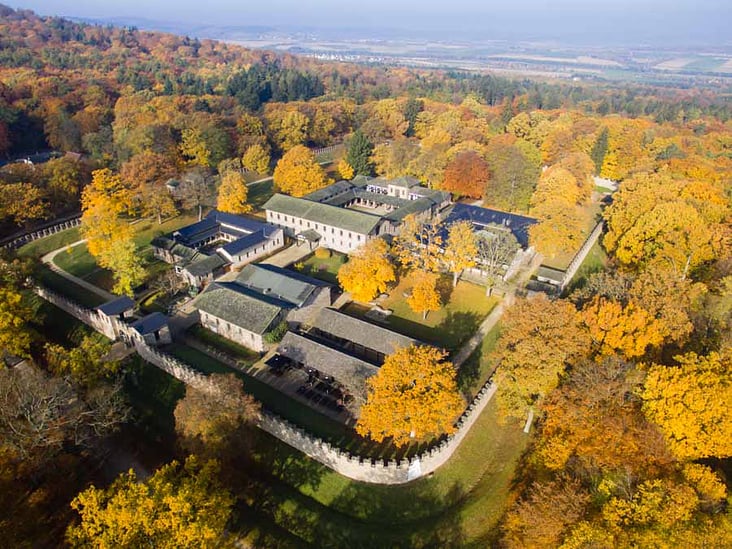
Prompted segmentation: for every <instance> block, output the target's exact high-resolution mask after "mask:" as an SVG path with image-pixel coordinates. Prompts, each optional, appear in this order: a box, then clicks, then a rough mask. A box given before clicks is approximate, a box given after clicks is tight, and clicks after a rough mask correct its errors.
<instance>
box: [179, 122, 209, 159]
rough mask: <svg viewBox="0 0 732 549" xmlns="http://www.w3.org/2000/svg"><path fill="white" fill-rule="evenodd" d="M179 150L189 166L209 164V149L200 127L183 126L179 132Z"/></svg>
mask: <svg viewBox="0 0 732 549" xmlns="http://www.w3.org/2000/svg"><path fill="white" fill-rule="evenodd" d="M179 150H180V153H181V154H182V155H183V157H184V158H186V160H187V161H188V164H189V165H190V166H200V167H202V168H208V167H210V166H211V151H210V150H209V148H208V145H207V144H206V140H205V139H204V137H203V132H201V130H200V129H198V128H185V129H184V130H183V132H182V133H181V143H180V145H179Z"/></svg>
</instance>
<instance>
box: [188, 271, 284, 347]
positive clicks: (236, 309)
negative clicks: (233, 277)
mask: <svg viewBox="0 0 732 549" xmlns="http://www.w3.org/2000/svg"><path fill="white" fill-rule="evenodd" d="M195 305H196V307H197V308H198V309H200V310H201V311H204V312H206V313H208V314H210V315H212V316H215V317H216V318H220V319H222V320H225V321H227V322H230V323H231V324H233V325H235V326H240V327H242V328H245V329H247V330H249V331H251V332H254V333H257V334H264V333H265V332H266V331H267V330H268V329H269V327H270V325H271V324H272V322H273V321H274V320H275V319H276V318H277V316H278V315H279V314H280V312H281V311H282V310H284V309H286V308H288V307H289V305H288V304H287V303H283V302H279V301H277V300H275V299H272V298H266V297H263V296H260V295H258V294H256V293H254V292H252V291H249V290H247V289H246V288H243V287H241V286H239V285H238V284H232V283H224V282H214V283H213V284H210V285H209V286H208V287H207V288H206V289H205V290H204V291H203V292H202V293H201V294H200V295H199V296H198V297H197V298H196V300H195Z"/></svg>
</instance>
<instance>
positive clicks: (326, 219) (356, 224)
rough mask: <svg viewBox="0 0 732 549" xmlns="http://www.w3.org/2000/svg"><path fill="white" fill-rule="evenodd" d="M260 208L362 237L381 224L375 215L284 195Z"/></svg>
mask: <svg viewBox="0 0 732 549" xmlns="http://www.w3.org/2000/svg"><path fill="white" fill-rule="evenodd" d="M262 208H263V209H265V210H269V211H273V212H277V213H280V214H284V215H291V216H293V217H299V218H302V219H307V220H308V221H315V222H316V223H322V224H324V225H329V226H331V227H338V228H342V229H345V230H347V231H352V232H354V233H358V234H364V235H367V234H370V233H371V231H373V230H374V229H375V228H376V227H377V226H378V225H379V223H380V222H381V218H380V217H378V216H375V215H371V214H367V213H363V212H358V211H355V210H348V209H345V208H338V207H336V206H331V205H329V204H321V203H319V202H313V201H311V200H305V199H303V198H295V197H293V196H287V195H284V194H275V195H274V196H272V198H270V199H269V200H268V201H267V202H266V203H265V204H264V206H262Z"/></svg>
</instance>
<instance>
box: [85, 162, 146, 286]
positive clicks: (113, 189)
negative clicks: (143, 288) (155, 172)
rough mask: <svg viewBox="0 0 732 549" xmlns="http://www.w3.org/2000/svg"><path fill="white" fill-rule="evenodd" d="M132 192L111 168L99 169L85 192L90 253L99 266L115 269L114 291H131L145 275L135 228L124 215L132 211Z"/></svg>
mask: <svg viewBox="0 0 732 549" xmlns="http://www.w3.org/2000/svg"><path fill="white" fill-rule="evenodd" d="M132 197H133V194H132V192H131V190H130V188H129V186H127V185H125V184H124V183H123V181H122V179H121V178H120V177H119V176H118V175H115V174H113V173H112V172H111V171H110V170H109V169H104V170H97V171H95V172H94V173H93V174H92V182H91V183H90V184H89V185H88V186H87V187H86V188H85V189H84V192H83V193H82V199H81V202H82V212H83V213H82V217H81V224H82V225H81V232H82V234H83V235H84V237H85V238H86V240H87V247H88V249H89V253H90V254H91V255H92V256H94V258H95V259H96V260H97V263H98V264H99V266H100V267H104V268H106V269H109V270H111V271H112V273H113V274H114V277H115V286H114V291H115V292H117V293H119V294H128V295H131V294H132V288H133V287H134V286H136V285H138V284H139V283H140V282H142V280H143V279H144V277H145V270H144V268H143V266H142V258H141V257H140V255H139V254H138V253H137V246H136V244H135V241H134V238H133V236H134V229H133V227H132V225H130V224H129V223H128V222H127V221H126V220H125V219H123V218H122V217H121V215H122V214H123V213H124V212H127V211H129V209H130V208H131V205H132Z"/></svg>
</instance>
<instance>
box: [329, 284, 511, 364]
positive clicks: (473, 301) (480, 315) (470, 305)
mask: <svg viewBox="0 0 732 549" xmlns="http://www.w3.org/2000/svg"><path fill="white" fill-rule="evenodd" d="M411 286H412V285H411V282H410V279H409V277H406V278H404V279H402V280H401V281H400V282H399V284H398V285H397V287H396V288H394V289H393V290H391V291H390V292H389V297H388V299H386V300H384V301H383V302H382V303H381V306H382V307H383V308H385V309H391V310H392V311H393V314H392V315H391V316H389V318H388V321H387V323H386V324H385V326H386V327H388V328H390V329H392V330H395V331H397V332H400V333H403V334H405V335H408V336H411V337H414V338H417V339H420V340H422V341H425V342H427V343H432V344H434V345H438V346H440V347H444V348H446V349H447V350H448V351H455V350H457V349H459V348H460V346H461V345H462V344H463V343H464V342H465V341H467V340H468V339H469V338H470V336H472V335H473V334H474V333H475V331H476V330H477V329H478V326H479V325H480V323H481V322H482V321H483V319H484V318H485V317H486V316H487V315H488V313H490V312H491V311H492V310H493V307H495V306H496V304H497V303H498V298H496V297H486V295H485V288H483V287H482V286H478V285H476V284H472V283H470V282H465V281H460V282H458V285H457V287H455V288H453V287H452V277H447V276H446V277H443V278H442V279H441V283H440V291H441V293H442V295H443V303H446V305H445V306H444V307H442V308H441V309H440V310H439V311H434V312H431V313H430V314H429V315H427V318H426V319H423V318H422V315H421V314H420V313H415V312H414V311H412V309H410V308H409V305H408V304H407V299H406V298H405V297H404V293H405V292H408V291H409V290H410V289H411ZM343 311H344V312H346V313H348V314H352V315H354V316H359V317H362V316H363V315H364V313H366V312H367V311H368V307H366V306H364V305H360V304H358V303H351V304H349V305H347V306H346V307H345V308H344V309H343Z"/></svg>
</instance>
